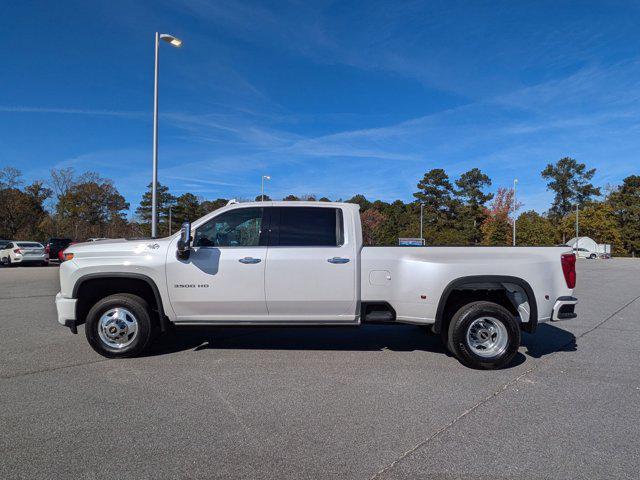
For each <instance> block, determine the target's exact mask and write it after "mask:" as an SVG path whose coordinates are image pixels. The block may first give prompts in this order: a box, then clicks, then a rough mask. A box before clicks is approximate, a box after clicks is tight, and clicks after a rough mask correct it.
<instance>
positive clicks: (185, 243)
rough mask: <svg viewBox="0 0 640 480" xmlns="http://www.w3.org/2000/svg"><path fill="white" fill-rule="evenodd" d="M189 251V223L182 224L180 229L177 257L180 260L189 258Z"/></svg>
mask: <svg viewBox="0 0 640 480" xmlns="http://www.w3.org/2000/svg"><path fill="white" fill-rule="evenodd" d="M190 250H191V223H190V222H184V223H183V224H182V228H181V229H180V240H178V256H179V257H180V258H187V257H189V251H190Z"/></svg>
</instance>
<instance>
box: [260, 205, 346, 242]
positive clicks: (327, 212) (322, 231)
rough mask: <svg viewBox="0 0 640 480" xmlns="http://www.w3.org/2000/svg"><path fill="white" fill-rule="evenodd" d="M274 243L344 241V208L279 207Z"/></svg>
mask: <svg viewBox="0 0 640 480" xmlns="http://www.w3.org/2000/svg"><path fill="white" fill-rule="evenodd" d="M274 214H275V216H276V219H274V220H275V224H276V225H277V229H276V232H275V235H274V236H273V237H275V238H272V245H276V246H281V247H336V246H340V245H342V244H343V243H344V234H343V222H342V210H341V209H339V208H325V207H278V208H275V209H274Z"/></svg>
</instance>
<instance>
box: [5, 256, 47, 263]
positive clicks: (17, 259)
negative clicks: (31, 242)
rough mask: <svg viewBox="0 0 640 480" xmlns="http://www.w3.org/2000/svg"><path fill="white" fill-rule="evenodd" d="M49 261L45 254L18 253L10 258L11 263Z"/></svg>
mask: <svg viewBox="0 0 640 480" xmlns="http://www.w3.org/2000/svg"><path fill="white" fill-rule="evenodd" d="M47 261H49V257H47V256H46V255H20V256H17V255H16V256H15V257H13V258H12V259H11V263H42V262H47Z"/></svg>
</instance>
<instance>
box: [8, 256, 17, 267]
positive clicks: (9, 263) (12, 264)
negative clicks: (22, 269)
mask: <svg viewBox="0 0 640 480" xmlns="http://www.w3.org/2000/svg"><path fill="white" fill-rule="evenodd" d="M15 266H16V264H15V263H13V262H12V261H11V256H8V257H7V267H15Z"/></svg>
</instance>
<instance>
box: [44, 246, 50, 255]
mask: <svg viewBox="0 0 640 480" xmlns="http://www.w3.org/2000/svg"><path fill="white" fill-rule="evenodd" d="M49 251H50V250H49V245H47V246H46V247H44V253H49Z"/></svg>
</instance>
